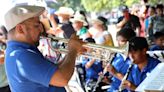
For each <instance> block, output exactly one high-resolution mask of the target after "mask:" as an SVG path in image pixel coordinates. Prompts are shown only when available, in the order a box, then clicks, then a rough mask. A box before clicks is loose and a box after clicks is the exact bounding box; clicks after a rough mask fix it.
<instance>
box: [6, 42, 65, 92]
mask: <svg viewBox="0 0 164 92" xmlns="http://www.w3.org/2000/svg"><path fill="white" fill-rule="evenodd" d="M5 67H6V72H7V77H8V80H9V86H10V88H11V91H12V92H65V89H64V88H63V87H54V86H50V85H49V83H50V79H51V77H52V76H53V74H54V73H55V71H56V70H57V66H56V65H55V64H53V63H51V62H49V61H48V60H47V59H45V58H44V57H43V55H42V54H41V53H40V51H39V50H38V49H37V47H34V46H31V45H29V44H27V43H22V42H17V41H9V42H7V49H6V57H5Z"/></svg>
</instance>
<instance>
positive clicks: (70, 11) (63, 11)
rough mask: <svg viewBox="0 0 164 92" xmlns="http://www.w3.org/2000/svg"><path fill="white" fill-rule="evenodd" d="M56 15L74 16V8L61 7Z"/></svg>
mask: <svg viewBox="0 0 164 92" xmlns="http://www.w3.org/2000/svg"><path fill="white" fill-rule="evenodd" d="M55 14H56V15H60V14H65V15H69V16H73V14H74V11H73V9H72V8H68V7H60V8H59V10H58V11H56V12H55Z"/></svg>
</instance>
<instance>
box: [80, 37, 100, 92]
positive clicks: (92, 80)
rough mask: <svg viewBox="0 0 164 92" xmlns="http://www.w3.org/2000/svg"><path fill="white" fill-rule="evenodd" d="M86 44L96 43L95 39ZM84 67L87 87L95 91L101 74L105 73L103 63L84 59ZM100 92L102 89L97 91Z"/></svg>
mask: <svg viewBox="0 0 164 92" xmlns="http://www.w3.org/2000/svg"><path fill="white" fill-rule="evenodd" d="M86 42H92V43H95V41H94V39H92V38H87V39H86ZM88 49H90V48H88ZM82 65H83V66H84V67H85V71H86V80H85V82H86V86H87V87H90V88H91V89H93V87H94V86H95V84H96V82H97V79H98V77H99V73H100V72H102V71H103V67H102V61H100V60H97V59H93V58H88V57H82ZM100 91H101V88H100V87H99V88H97V89H96V92H100Z"/></svg>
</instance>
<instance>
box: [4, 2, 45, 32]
mask: <svg viewBox="0 0 164 92" xmlns="http://www.w3.org/2000/svg"><path fill="white" fill-rule="evenodd" d="M44 10H45V8H44V7H40V6H30V5H19V6H14V7H13V8H11V9H10V10H9V11H8V12H7V13H6V14H5V16H4V21H5V24H4V25H5V27H6V29H7V30H8V31H10V30H11V29H13V28H14V27H15V26H16V25H17V24H19V23H22V22H23V21H25V20H27V19H29V18H32V17H37V16H40V15H41V14H42V13H43V12H44Z"/></svg>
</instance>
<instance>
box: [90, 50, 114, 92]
mask: <svg viewBox="0 0 164 92" xmlns="http://www.w3.org/2000/svg"><path fill="white" fill-rule="evenodd" d="M115 56H116V53H114V54H112V55H111V59H110V60H109V61H108V63H107V65H106V67H105V68H104V70H103V74H102V75H99V77H98V79H97V82H96V84H95V86H94V88H93V90H92V92H95V91H96V88H97V87H98V86H99V83H100V82H101V81H102V79H103V78H104V75H105V74H106V73H107V66H108V65H110V64H111V63H112V61H113V60H114V57H115Z"/></svg>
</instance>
